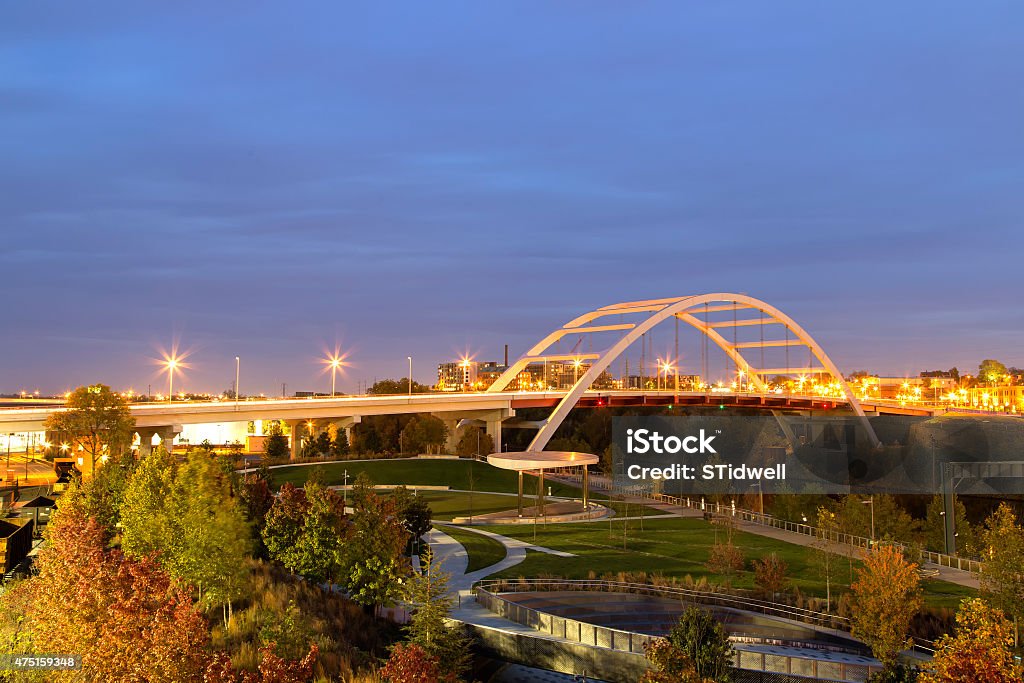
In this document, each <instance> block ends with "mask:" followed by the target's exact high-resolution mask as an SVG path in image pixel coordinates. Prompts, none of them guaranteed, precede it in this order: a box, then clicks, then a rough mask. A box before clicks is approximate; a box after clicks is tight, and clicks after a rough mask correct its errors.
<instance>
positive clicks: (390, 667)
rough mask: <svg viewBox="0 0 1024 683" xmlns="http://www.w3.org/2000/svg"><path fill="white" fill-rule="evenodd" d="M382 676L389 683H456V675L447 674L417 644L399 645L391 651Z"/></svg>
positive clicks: (435, 660)
mask: <svg viewBox="0 0 1024 683" xmlns="http://www.w3.org/2000/svg"><path fill="white" fill-rule="evenodd" d="M380 675H381V676H382V677H383V678H384V680H385V681H388V683H454V682H455V680H456V678H455V676H454V674H451V673H447V672H445V671H444V670H443V669H442V668H441V666H440V664H439V663H438V661H437V657H432V656H431V655H429V654H427V652H426V651H425V650H424V649H423V648H422V647H420V646H419V645H416V644H415V643H412V644H409V645H404V644H402V643H398V644H397V645H395V647H394V648H392V650H391V656H390V657H389V658H388V661H387V663H385V664H384V668H382V669H381V670H380Z"/></svg>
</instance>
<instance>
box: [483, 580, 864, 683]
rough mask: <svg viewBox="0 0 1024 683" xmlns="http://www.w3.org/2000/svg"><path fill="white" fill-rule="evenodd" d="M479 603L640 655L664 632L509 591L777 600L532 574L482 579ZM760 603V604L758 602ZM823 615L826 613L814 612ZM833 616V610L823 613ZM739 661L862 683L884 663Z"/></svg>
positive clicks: (738, 659)
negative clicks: (534, 603)
mask: <svg viewBox="0 0 1024 683" xmlns="http://www.w3.org/2000/svg"><path fill="white" fill-rule="evenodd" d="M473 590H474V593H475V594H476V600H477V602H478V603H479V604H480V605H481V606H482V607H484V608H485V609H487V610H489V611H491V612H493V613H495V614H497V615H499V616H501V617H503V618H505V619H508V620H509V621H512V622H515V623H517V624H520V625H522V626H527V627H529V628H533V629H536V630H537V631H540V632H541V633H545V634H549V635H551V636H554V637H556V638H563V639H565V640H568V641H570V642H574V643H581V644H583V645H589V646H591V647H599V648H605V649H609V650H615V651H618V652H623V653H631V654H637V655H643V654H644V647H645V646H646V645H647V644H648V643H652V642H654V641H656V640H659V637H658V636H652V635H648V634H644V633H636V632H633V631H626V630H623V629H616V628H611V627H608V626H597V625H595V624H591V623H588V622H585V621H579V620H577V619H571V618H568V617H560V616H557V615H554V614H549V613H547V612H542V611H540V610H537V609H534V608H532V607H527V606H525V605H521V604H519V603H517V602H515V601H514V600H510V599H508V598H507V597H505V596H504V595H503V594H507V593H515V592H534V591H554V590H598V591H604V592H641V593H652V594H658V595H666V596H669V597H674V598H679V599H681V600H683V601H690V602H700V603H701V604H712V605H718V606H724V607H732V608H735V609H745V610H747V611H755V612H759V613H761V614H769V612H766V611H761V610H759V609H751V608H757V607H761V608H765V607H770V606H772V605H773V603H763V602H762V601H756V600H748V599H744V598H740V597H737V596H731V595H726V594H719V593H710V592H701V591H692V590H688V589H680V588H671V587H660V586H648V585H645V584H631V583H625V582H617V581H589V580H587V581H570V580H562V581H558V580H547V579H527V580H519V581H501V580H493V581H482V582H479V583H477V584H476V585H475V586H474V588H473ZM758 603H760V604H758ZM773 609H775V610H776V611H777V612H778V614H775V616H784V617H786V618H793V617H794V616H797V614H796V613H798V612H809V610H797V609H795V608H791V607H788V606H786V605H777V606H774V608H773ZM813 614H820V613H813ZM821 616H823V617H828V618H829V619H831V618H832V617H833V615H821ZM733 640H734V642H737V643H742V642H754V641H759V640H761V639H758V638H750V637H744V636H736V637H734V638H733ZM733 666H734V667H735V668H737V669H746V670H748V671H762V672H766V673H780V674H789V675H793V676H801V677H807V678H812V679H819V680H831V681H842V682H846V683H861V682H863V681H866V680H867V678H868V676H869V675H871V674H872V673H874V672H876V671H880V670H881V667H879V666H872V665H867V664H855V663H850V662H844V661H830V660H828V659H823V658H816V657H811V656H807V657H801V656H799V655H792V654H775V653H767V652H756V651H750V650H734V651H733Z"/></svg>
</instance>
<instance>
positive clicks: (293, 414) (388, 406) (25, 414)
mask: <svg viewBox="0 0 1024 683" xmlns="http://www.w3.org/2000/svg"><path fill="white" fill-rule="evenodd" d="M565 394H566V392H565V391H554V390H552V391H501V392H487V391H484V392H475V393H474V392H450V393H429V394H412V395H411V396H410V395H408V394H400V395H386V396H376V395H363V396H339V397H316V398H278V399H251V400H244V401H239V402H235V401H230V400H229V401H219V400H213V401H173V402H166V403H134V404H132V405H131V406H130V408H131V412H132V414H133V415H134V416H135V420H136V425H137V427H142V428H153V429H158V428H161V427H170V426H174V425H184V424H205V423H222V422H246V421H250V420H284V421H289V420H294V421H296V422H298V421H304V420H318V419H338V418H346V417H352V418H361V417H366V416H370V415H395V414H403V413H432V414H437V415H438V416H439V417H445V416H446V414H447V416H450V417H452V418H455V419H462V418H469V419H474V418H476V419H483V420H485V421H489V420H499V421H500V420H505V419H508V418H510V417H512V416H514V415H515V410H516V409H519V408H550V407H554V406H555V405H557V404H558V402H559V401H560V400H561V399H562V398H563V397H564V396H565ZM577 405H578V406H579V407H603V406H613V407H618V406H652V407H655V406H665V405H679V406H709V407H718V406H726V407H730V408H733V407H736V408H753V409H764V410H799V411H830V410H843V409H848V408H849V406H848V404H847V402H846V401H845V399H840V398H832V397H821V396H809V395H795V394H793V395H789V394H757V393H733V392H729V393H715V392H710V393H709V392H703V391H700V392H697V391H681V392H675V391H668V390H661V391H656V390H649V391H636V390H634V391H621V390H590V391H587V392H585V393H584V394H583V395H582V396H581V398H580V400H579V402H578V403H577ZM861 405H862V406H863V407H864V409H865V411H867V412H868V414H889V415H922V416H930V415H934V414H937V413H942V412H945V408H943V407H940V406H929V405H925V404H920V405H910V406H907V405H901V404H900V403H899V402H897V401H887V400H879V399H866V400H862V401H861ZM57 410H60V408H59V407H56V406H52V405H50V406H25V407H17V408H10V407H7V408H0V433H22V432H41V431H43V422H44V421H45V420H46V418H47V417H48V416H49V415H50V414H52V413H53V412H55V411H57ZM499 413H500V414H499Z"/></svg>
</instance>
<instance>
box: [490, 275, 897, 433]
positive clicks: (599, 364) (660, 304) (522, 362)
mask: <svg viewBox="0 0 1024 683" xmlns="http://www.w3.org/2000/svg"><path fill="white" fill-rule="evenodd" d="M741 312H742V315H741ZM723 313H725V314H728V313H731V314H732V317H731V319H730V318H729V317H728V315H725V316H723V315H722V314H723ZM627 317H629V318H631V319H637V318H638V319H637V320H634V321H631V322H626V321H625V318H627ZM609 318H618V319H619V321H618V322H609V321H608V319H609ZM670 320H675V321H681V322H683V323H686V324H688V325H690V326H691V327H693V328H694V329H696V330H697V331H699V332H700V333H701V334H703V335H704V337H705V338H706V339H707V340H709V341H711V342H714V344H715V345H716V346H718V347H719V348H720V349H721V350H722V351H724V352H725V355H726V356H727V357H728V358H729V359H730V360H731V361H732V362H733V363H734V364H735V367H736V370H737V373H738V374H739V375H740V376H742V377H745V378H746V380H747V381H748V382H749V383H750V384H752V385H753V387H754V389H755V391H756V392H758V393H760V394H769V393H771V392H770V391H769V388H768V385H767V381H766V379H767V377H768V376H770V375H790V374H792V373H794V372H799V373H802V374H814V375H829V376H831V378H832V384H833V385H835V386H838V387H839V388H840V389H841V391H842V397H843V399H844V400H845V402H846V403H847V404H848V405H849V406H850V408H851V409H852V410H853V412H854V413H856V415H857V416H858V417H859V418H860V421H861V425H862V427H863V428H864V431H865V432H866V434H867V435H868V438H869V439H870V440H871V442H872V444H873V445H874V446H875V447H878V446H879V445H881V443H880V441H879V440H878V437H877V436H876V434H875V431H874V429H873V428H872V426H871V423H870V421H869V420H868V419H867V414H866V413H865V411H864V407H863V406H862V405H861V403H860V401H858V400H857V397H856V395H855V394H854V392H853V389H852V388H851V387H850V385H849V384H848V383H847V381H846V379H845V378H844V377H843V374H842V373H841V372H840V371H839V368H838V367H836V364H835V363H834V362H833V361H832V359H831V358H829V357H828V354H826V353H825V351H824V349H822V348H821V346H820V345H819V344H818V343H817V342H816V341H815V340H814V338H813V337H811V335H810V334H808V333H807V331H806V330H804V328H803V327H801V326H800V325H798V324H797V323H796V321H795V320H793V319H792V318H790V317H789V316H788V315H786V314H785V313H783V312H782V311H780V310H779V309H777V308H775V307H774V306H772V305H771V304H769V303H767V302H765V301H762V300H760V299H756V298H754V297H752V296H748V295H746V294H734V293H727V292H716V293H712V294H698V295H691V296H679V297H672V298H666V299H647V300H644V301H630V302H626V303H620V304H613V305H611V306H604V307H602V308H598V309H595V310H593V311H590V312H588V313H584V314H583V315H580V316H577V317H576V318H573V319H572V320H570V321H569V322H567V323H565V324H564V325H563V326H562V327H560V328H558V329H556V330H554V331H553V332H551V334H549V335H547V336H546V337H544V338H543V339H542V340H541V341H540V342H538V343H537V344H536V345H535V346H533V348H531V349H530V350H529V351H527V352H526V354H525V355H523V356H522V357H521V358H519V359H518V360H517V361H516V362H515V363H513V364H512V365H511V366H510V367H509V368H508V369H506V370H505V372H504V373H503V374H502V375H501V376H500V377H499V378H498V379H497V380H496V381H495V382H494V384H493V385H491V387H490V388H489V389H488V391H489V392H502V391H505V390H506V389H507V388H508V387H509V385H510V384H512V382H513V381H515V379H516V378H517V377H518V376H519V374H520V373H521V372H523V370H525V369H526V368H527V367H528V366H530V365H532V364H535V363H544V362H552V361H554V362H565V361H567V360H571V361H574V362H576V363H577V364H579V363H580V362H581V361H583V360H587V361H590V366H589V368H588V369H587V370H586V372H584V373H583V375H582V376H581V377H579V378H578V379H577V380H576V382H575V383H574V384H573V385H572V387H571V388H570V389H569V390H568V391H567V392H566V394H565V396H564V397H563V398H562V399H561V400H560V401H559V402H558V405H557V406H556V407H555V409H554V411H553V412H552V413H551V415H550V416H549V417H548V418H547V420H545V421H544V422H543V423H542V426H541V427H540V430H539V431H538V432H537V435H536V436H535V437H534V439H533V441H532V442H531V443H530V446H529V449H528V450H530V451H540V450H543V449H544V447H545V446H547V443H548V441H550V440H551V437H552V436H553V435H554V433H555V431H556V430H557V429H558V427H559V426H560V425H561V424H562V422H563V421H564V420H565V418H566V416H567V415H568V414H569V411H571V410H572V409H573V408H574V407H575V406H576V405H577V403H578V402H579V401H580V399H581V398H582V397H583V395H584V393H585V392H586V391H587V390H588V389H590V387H591V386H592V385H593V384H594V382H596V381H597V380H598V378H599V377H600V376H601V374H602V373H603V372H605V371H606V370H607V369H608V368H609V366H610V365H611V364H612V362H614V361H615V360H616V359H617V358H619V356H621V355H622V354H623V353H624V352H625V351H626V349H628V348H629V347H630V346H631V345H632V344H634V343H635V342H637V341H642V340H643V338H644V336H645V335H646V334H647V333H648V332H650V331H651V330H653V329H654V328H655V327H657V326H658V325H660V324H662V323H665V322H667V321H670ZM740 328H757V330H758V331H759V332H760V338H759V339H754V340H749V341H739V338H738V335H737V330H738V329H740ZM766 329H767V330H769V333H770V336H769V338H767V339H766V338H765V330H766ZM725 330H732V332H733V334H732V340H731V341H730V340H729V338H728V337H727V336H726V334H723V331H725ZM602 333H620V334H621V336H620V338H619V339H618V340H617V341H615V342H614V343H613V344H612V345H611V346H610V347H608V348H607V349H605V350H604V351H600V352H598V353H593V352H588V353H571V354H568V355H567V354H561V353H550V352H549V350H550V349H551V347H552V346H553V345H555V344H556V343H558V342H559V341H560V340H561V339H562V338H564V337H569V336H572V337H575V336H589V335H597V334H602ZM676 338H677V339H678V332H677V337H676ZM790 347H802V348H804V349H806V350H807V352H808V356H809V357H813V358H814V359H816V360H817V363H818V365H808V366H806V367H803V366H791V365H788V364H787V365H786V366H785V367H781V366H779V365H776V366H774V367H767V366H765V365H764V364H763V363H762V364H761V366H760V367H755V366H754V365H753V364H752V363H751V361H750V358H751V357H752V352H757V353H758V355H759V357H760V358H761V359H762V361H763V359H764V351H765V349H779V348H782V349H785V350H786V358H787V359H788V358H789V353H788V350H789V348H790Z"/></svg>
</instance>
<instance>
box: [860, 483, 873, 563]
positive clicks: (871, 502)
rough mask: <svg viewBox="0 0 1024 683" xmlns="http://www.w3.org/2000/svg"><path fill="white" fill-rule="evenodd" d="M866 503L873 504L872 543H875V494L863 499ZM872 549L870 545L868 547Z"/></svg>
mask: <svg viewBox="0 0 1024 683" xmlns="http://www.w3.org/2000/svg"><path fill="white" fill-rule="evenodd" d="M861 503H863V504H864V505H870V506H871V545H872V546H874V545H875V494H873V493H872V494H871V497H870V498H869V499H868V500H862V501H861ZM868 549H869V550H870V547H869V548H868Z"/></svg>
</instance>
